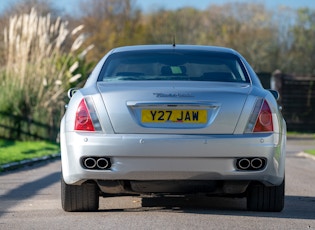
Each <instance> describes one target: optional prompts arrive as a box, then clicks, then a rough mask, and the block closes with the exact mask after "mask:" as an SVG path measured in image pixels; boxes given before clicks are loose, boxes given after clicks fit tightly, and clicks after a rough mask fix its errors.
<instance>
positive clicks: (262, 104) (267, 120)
mask: <svg viewBox="0 0 315 230" xmlns="http://www.w3.org/2000/svg"><path fill="white" fill-rule="evenodd" d="M272 131H273V120H272V112H271V109H270V107H269V105H268V103H267V101H266V100H263V99H259V100H257V102H256V105H255V108H254V110H253V112H252V114H251V117H250V119H249V122H248V124H247V127H246V130H245V132H247V133H250V132H254V133H258V132H272Z"/></svg>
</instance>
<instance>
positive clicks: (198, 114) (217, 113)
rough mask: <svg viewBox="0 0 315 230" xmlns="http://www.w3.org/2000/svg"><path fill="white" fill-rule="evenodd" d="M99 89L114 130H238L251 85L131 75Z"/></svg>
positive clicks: (135, 131)
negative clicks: (134, 78)
mask: <svg viewBox="0 0 315 230" xmlns="http://www.w3.org/2000/svg"><path fill="white" fill-rule="evenodd" d="M98 89H99V91H100V93H101V96H102V99H103V101H104V104H105V107H106V110H107V112H108V115H109V118H110V122H111V124H112V126H113V129H114V132H115V133H121V134H149V133H150V134H156V133H158V134H233V132H234V130H235V127H236V125H237V122H238V120H239V117H240V115H241V112H242V109H243V107H244V104H245V101H246V99H247V96H248V94H249V92H250V90H251V86H250V84H246V83H245V84H239V83H220V82H179V81H178V82H170V81H164V82H161V81H155V82H153V81H150V82H148V81H146V82H144V81H143V82H142V81H137V82H135V81H128V82H114V83H111V82H106V83H104V82H100V83H98ZM100 119H102V117H101V118H100Z"/></svg>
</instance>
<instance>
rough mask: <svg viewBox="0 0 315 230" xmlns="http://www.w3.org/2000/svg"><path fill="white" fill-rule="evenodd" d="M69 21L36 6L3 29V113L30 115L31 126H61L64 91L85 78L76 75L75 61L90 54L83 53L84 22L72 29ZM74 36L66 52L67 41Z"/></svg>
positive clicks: (13, 19)
mask: <svg viewBox="0 0 315 230" xmlns="http://www.w3.org/2000/svg"><path fill="white" fill-rule="evenodd" d="M67 25H68V23H67V22H65V21H62V20H61V19H60V18H58V19H57V20H54V21H53V20H52V19H51V17H50V15H49V14H48V15H46V16H40V15H38V14H37V12H36V10H35V9H32V10H31V12H30V13H29V14H24V15H16V16H14V17H11V18H10V21H9V25H8V27H7V28H5V29H4V49H5V50H4V52H2V53H4V54H5V57H3V58H4V59H5V60H6V66H5V67H4V68H1V69H2V72H1V73H0V74H1V75H0V76H1V77H2V79H3V80H2V82H1V84H2V89H3V92H2V93H1V96H0V111H3V110H4V111H9V112H11V113H12V114H14V115H15V116H21V117H25V118H27V120H29V121H30V122H29V126H31V125H32V121H34V120H36V121H38V122H40V123H43V124H47V125H48V126H50V127H56V126H58V125H59V119H60V117H61V115H62V114H63V112H64V110H63V107H64V103H65V102H64V95H65V92H66V91H67V89H68V88H69V86H70V84H71V83H72V84H73V83H76V82H79V81H80V78H81V75H80V74H74V73H75V71H76V70H77V68H78V67H79V62H78V61H75V60H78V57H79V56H80V57H81V58H82V54H85V53H86V51H83V52H82V53H81V55H80V54H79V53H78V51H79V49H80V48H81V45H82V43H83V41H84V36H83V35H82V34H80V33H79V32H80V30H81V29H82V26H79V27H77V28H75V29H74V30H73V31H69V29H68V26H67ZM72 40H74V42H73V43H72V46H71V48H68V50H67V51H66V50H65V47H64V44H66V43H69V41H72ZM14 122H16V121H14ZM9 123H10V122H9ZM11 123H12V122H11ZM26 129H27V130H26V132H36V130H34V128H31V127H27V128H26Z"/></svg>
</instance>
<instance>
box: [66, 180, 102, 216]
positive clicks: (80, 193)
mask: <svg viewBox="0 0 315 230" xmlns="http://www.w3.org/2000/svg"><path fill="white" fill-rule="evenodd" d="M61 204H62V208H63V210H64V211H67V212H79V211H97V210H98V205H99V194H98V188H97V185H96V184H92V183H91V184H88V183H86V184H82V185H68V184H66V183H65V181H64V180H63V178H61Z"/></svg>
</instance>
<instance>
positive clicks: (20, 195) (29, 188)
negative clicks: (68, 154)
mask: <svg viewBox="0 0 315 230" xmlns="http://www.w3.org/2000/svg"><path fill="white" fill-rule="evenodd" d="M60 176H61V173H60V172H54V173H51V174H48V175H46V176H44V177H41V178H39V179H37V180H34V181H31V182H28V183H25V184H21V185H20V186H18V187H16V188H14V189H12V190H9V191H7V192H6V193H5V194H3V195H1V196H0V203H1V206H0V217H1V216H2V215H3V214H4V213H6V212H7V211H8V210H9V209H10V208H11V207H13V206H15V205H17V204H18V203H19V201H24V200H27V199H30V198H31V197H33V196H35V195H36V194H37V193H38V192H39V191H40V190H42V189H44V188H46V187H48V186H50V185H52V184H54V183H56V182H58V181H59V180H60Z"/></svg>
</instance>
